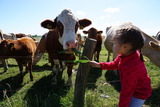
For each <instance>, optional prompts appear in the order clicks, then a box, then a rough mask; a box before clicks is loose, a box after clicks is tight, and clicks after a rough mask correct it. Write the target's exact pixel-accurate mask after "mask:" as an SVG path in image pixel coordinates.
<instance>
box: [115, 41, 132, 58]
mask: <svg viewBox="0 0 160 107" xmlns="http://www.w3.org/2000/svg"><path fill="white" fill-rule="evenodd" d="M113 43H114V46H113V47H114V50H115V51H116V52H117V53H118V54H122V55H129V54H130V49H131V45H130V44H128V43H124V44H120V43H119V42H118V41H114V42H113Z"/></svg>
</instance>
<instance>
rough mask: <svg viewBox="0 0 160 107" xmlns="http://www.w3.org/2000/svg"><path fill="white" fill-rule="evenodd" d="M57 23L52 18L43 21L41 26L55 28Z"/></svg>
mask: <svg viewBox="0 0 160 107" xmlns="http://www.w3.org/2000/svg"><path fill="white" fill-rule="evenodd" d="M56 25H57V24H56V22H53V21H52V20H48V19H47V20H44V21H43V22H41V26H42V27H44V28H47V29H55V27H56Z"/></svg>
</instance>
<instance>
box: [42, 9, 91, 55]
mask: <svg viewBox="0 0 160 107" xmlns="http://www.w3.org/2000/svg"><path fill="white" fill-rule="evenodd" d="M90 24H91V21H90V20H88V19H82V20H78V19H77V18H76V17H75V16H74V15H73V14H72V12H71V11H70V10H67V9H65V10H63V11H62V12H61V14H59V15H58V16H57V17H56V18H55V19H54V21H52V20H44V21H43V22H42V23H41V26H42V27H44V28H47V29H49V30H57V31H58V35H59V42H60V43H61V44H62V46H63V49H64V50H68V53H72V52H73V51H72V48H77V45H78V43H77V41H76V32H77V30H78V28H80V29H83V28H84V27H86V26H89V25H90Z"/></svg>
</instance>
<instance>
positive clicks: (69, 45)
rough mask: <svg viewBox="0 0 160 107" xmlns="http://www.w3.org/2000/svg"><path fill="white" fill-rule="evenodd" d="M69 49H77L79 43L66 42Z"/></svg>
mask: <svg viewBox="0 0 160 107" xmlns="http://www.w3.org/2000/svg"><path fill="white" fill-rule="evenodd" d="M66 46H67V49H72V48H77V46H78V42H77V41H68V42H66Z"/></svg>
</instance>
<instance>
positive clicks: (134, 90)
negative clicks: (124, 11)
mask: <svg viewBox="0 0 160 107" xmlns="http://www.w3.org/2000/svg"><path fill="white" fill-rule="evenodd" d="M113 43H114V49H115V51H116V52H117V53H118V56H117V57H116V59H115V60H114V61H113V62H100V63H98V62H95V61H90V64H91V66H92V67H98V68H101V69H102V70H117V69H118V71H119V74H120V82H121V91H120V99H119V107H142V105H143V103H144V101H145V100H146V99H147V98H148V97H149V96H150V95H151V93H152V89H151V80H150V77H149V76H148V74H147V70H146V67H145V64H144V60H143V56H142V54H141V52H140V50H141V48H142V47H143V45H144V39H143V36H142V34H141V32H140V31H139V30H137V29H134V28H123V29H119V30H117V31H116V35H115V36H114V37H113Z"/></svg>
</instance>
